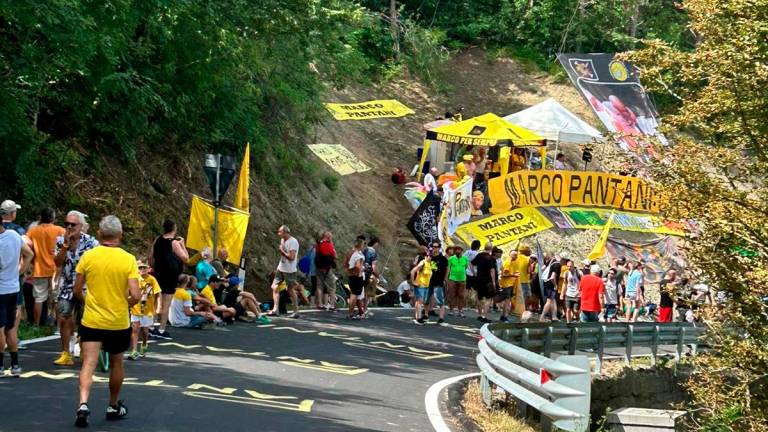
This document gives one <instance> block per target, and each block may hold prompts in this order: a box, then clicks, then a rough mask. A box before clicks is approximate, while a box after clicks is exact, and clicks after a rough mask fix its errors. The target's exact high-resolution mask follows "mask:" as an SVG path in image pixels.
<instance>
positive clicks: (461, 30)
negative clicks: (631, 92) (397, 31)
mask: <svg viewBox="0 0 768 432" xmlns="http://www.w3.org/2000/svg"><path fill="white" fill-rule="evenodd" d="M398 3H400V4H401V5H402V6H401V8H402V10H403V12H404V13H405V14H407V15H409V16H411V17H414V18H416V19H418V22H419V23H421V25H423V26H427V27H436V28H440V29H443V30H444V31H445V32H446V36H447V38H448V39H449V40H450V41H454V42H460V43H477V42H484V43H487V44H490V45H494V46H497V47H509V48H511V49H512V50H513V51H518V53H519V54H521V55H526V56H528V57H534V60H537V61H539V62H540V63H544V62H546V61H547V60H548V59H552V58H553V57H554V55H555V54H556V53H558V52H620V51H624V50H626V49H629V48H633V47H634V46H635V44H636V43H637V41H638V40H639V39H641V38H660V39H663V40H665V41H668V42H669V43H671V44H672V45H673V46H677V47H690V46H691V42H692V37H691V34H690V33H689V32H687V31H686V28H685V26H686V22H687V17H686V14H685V12H684V11H683V10H681V8H680V7H679V6H678V2H675V1H673V0H655V1H647V0H472V1H469V0H463V1H442V0H405V1H401V2H398ZM364 4H366V5H367V6H368V7H370V8H371V9H374V10H382V11H384V10H386V8H387V7H388V5H389V0H367V1H365V2H364Z"/></svg>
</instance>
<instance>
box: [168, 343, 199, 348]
mask: <svg viewBox="0 0 768 432" xmlns="http://www.w3.org/2000/svg"><path fill="white" fill-rule="evenodd" d="M158 346H175V347H178V348H184V349H195V348H200V347H201V346H202V345H184V344H180V343H178V342H163V343H161V344H158Z"/></svg>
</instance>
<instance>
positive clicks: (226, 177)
mask: <svg viewBox="0 0 768 432" xmlns="http://www.w3.org/2000/svg"><path fill="white" fill-rule="evenodd" d="M203 171H204V172H205V176H206V177H208V186H210V188H211V192H212V193H213V256H216V253H217V251H218V247H219V246H218V243H219V207H221V197H223V196H224V194H226V193H227V189H228V188H229V185H230V184H231V183H232V179H233V178H235V159H234V158H233V157H231V156H223V155H221V154H218V153H217V154H206V155H205V158H204V159H203Z"/></svg>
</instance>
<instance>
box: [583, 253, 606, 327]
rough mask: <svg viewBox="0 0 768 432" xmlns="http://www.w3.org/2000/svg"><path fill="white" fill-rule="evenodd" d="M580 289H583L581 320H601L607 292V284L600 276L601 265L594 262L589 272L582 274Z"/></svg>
mask: <svg viewBox="0 0 768 432" xmlns="http://www.w3.org/2000/svg"><path fill="white" fill-rule="evenodd" d="M579 290H580V291H581V321H582V322H597V321H599V316H600V311H602V310H603V301H604V300H603V298H604V297H603V296H604V294H605V284H604V283H603V279H601V278H600V266H599V265H597V264H592V266H591V267H590V268H589V274H588V275H584V276H582V278H581V280H580V281H579Z"/></svg>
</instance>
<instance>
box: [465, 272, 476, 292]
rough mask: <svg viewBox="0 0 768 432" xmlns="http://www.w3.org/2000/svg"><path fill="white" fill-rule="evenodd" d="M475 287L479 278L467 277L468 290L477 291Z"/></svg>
mask: <svg viewBox="0 0 768 432" xmlns="http://www.w3.org/2000/svg"><path fill="white" fill-rule="evenodd" d="M475 285H477V278H476V277H475V276H469V275H467V289H468V290H473V289H475Z"/></svg>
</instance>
